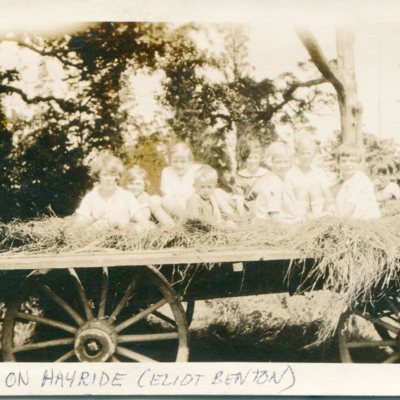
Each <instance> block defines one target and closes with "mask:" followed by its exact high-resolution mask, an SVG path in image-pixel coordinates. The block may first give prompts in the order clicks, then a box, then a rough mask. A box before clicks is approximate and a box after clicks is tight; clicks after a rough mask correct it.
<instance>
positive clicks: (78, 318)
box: [40, 284, 84, 325]
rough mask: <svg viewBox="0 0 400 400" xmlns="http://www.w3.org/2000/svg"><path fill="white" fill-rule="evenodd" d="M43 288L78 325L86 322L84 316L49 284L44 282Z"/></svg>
mask: <svg viewBox="0 0 400 400" xmlns="http://www.w3.org/2000/svg"><path fill="white" fill-rule="evenodd" d="M40 287H41V289H42V290H43V291H44V292H45V293H46V294H47V295H48V296H49V297H50V298H51V299H52V300H53V301H54V303H56V304H57V305H58V306H59V307H61V308H62V309H63V310H64V311H65V312H66V313H67V314H68V315H69V316H70V317H71V318H72V319H73V320H74V321H75V322H76V323H77V324H78V325H82V324H83V323H84V321H83V319H82V317H81V316H80V315H79V314H78V313H77V312H76V311H75V310H74V309H73V308H72V307H71V306H70V305H69V304H68V303H67V302H66V301H65V300H64V299H62V298H61V297H60V296H59V295H58V294H57V293H55V292H54V291H53V289H51V288H50V287H49V286H47V285H44V284H42V285H41V286H40Z"/></svg>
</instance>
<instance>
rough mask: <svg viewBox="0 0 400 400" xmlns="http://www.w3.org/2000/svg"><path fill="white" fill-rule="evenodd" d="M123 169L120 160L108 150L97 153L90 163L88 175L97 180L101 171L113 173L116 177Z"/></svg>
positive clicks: (119, 175)
mask: <svg viewBox="0 0 400 400" xmlns="http://www.w3.org/2000/svg"><path fill="white" fill-rule="evenodd" d="M123 170H124V166H123V164H122V161H121V160H120V159H119V158H118V157H115V156H114V155H113V154H111V153H110V152H109V151H104V152H102V153H99V154H98V155H97V156H96V158H95V159H94V160H93V161H92V162H91V164H90V172H89V173H90V176H91V177H92V178H93V179H96V180H98V179H99V175H100V173H101V172H108V173H115V174H116V175H118V177H121V174H122V172H123Z"/></svg>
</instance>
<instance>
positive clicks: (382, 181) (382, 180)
mask: <svg viewBox="0 0 400 400" xmlns="http://www.w3.org/2000/svg"><path fill="white" fill-rule="evenodd" d="M389 182H390V175H389V174H388V173H387V172H379V173H378V176H377V183H378V185H379V186H381V187H383V188H384V187H385V186H387V185H388V184H389Z"/></svg>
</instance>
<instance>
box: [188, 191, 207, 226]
mask: <svg viewBox="0 0 400 400" xmlns="http://www.w3.org/2000/svg"><path fill="white" fill-rule="evenodd" d="M186 215H187V217H188V218H189V219H200V220H204V213H203V212H202V207H201V203H200V201H199V199H198V197H197V196H191V197H189V199H188V201H187V203H186Z"/></svg>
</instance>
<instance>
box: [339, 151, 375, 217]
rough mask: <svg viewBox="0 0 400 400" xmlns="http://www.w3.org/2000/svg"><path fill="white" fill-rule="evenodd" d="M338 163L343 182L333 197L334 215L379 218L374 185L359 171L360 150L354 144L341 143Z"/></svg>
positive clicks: (360, 161)
mask: <svg viewBox="0 0 400 400" xmlns="http://www.w3.org/2000/svg"><path fill="white" fill-rule="evenodd" d="M338 163H339V170H340V174H341V176H342V179H343V183H342V184H341V185H340V187H339V191H338V193H337V195H336V199H335V203H336V215H337V216H338V217H351V218H356V219H365V220H367V219H373V218H379V216H380V210H379V205H378V202H377V200H376V196H375V191H374V185H373V183H372V182H371V180H370V179H369V178H368V176H367V175H366V174H365V173H364V172H363V171H361V163H362V153H361V151H360V150H359V149H358V148H356V147H354V146H348V145H342V146H341V147H340V148H339V151H338Z"/></svg>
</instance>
